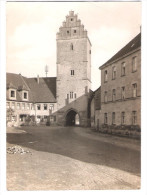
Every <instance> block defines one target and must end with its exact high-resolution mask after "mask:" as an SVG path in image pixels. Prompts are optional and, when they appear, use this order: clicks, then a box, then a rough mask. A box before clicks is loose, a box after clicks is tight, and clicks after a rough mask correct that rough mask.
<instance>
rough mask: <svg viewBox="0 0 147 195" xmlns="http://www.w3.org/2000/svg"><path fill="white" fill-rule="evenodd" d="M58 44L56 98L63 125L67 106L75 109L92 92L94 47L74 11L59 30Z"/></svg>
mask: <svg viewBox="0 0 147 195" xmlns="http://www.w3.org/2000/svg"><path fill="white" fill-rule="evenodd" d="M56 40H57V82H56V85H57V94H56V95H57V110H58V113H60V114H58V121H59V117H61V118H63V117H62V116H61V115H63V114H64V111H65V110H66V108H67V106H68V108H69V107H70V106H69V105H72V107H73V104H72V102H75V101H78V99H80V98H81V97H82V96H84V95H85V94H87V93H88V92H89V89H90V88H91V43H90V40H89V38H88V36H87V31H86V30H85V29H84V25H83V24H81V21H80V20H79V19H78V17H77V15H75V14H74V11H70V12H69V15H68V16H66V21H64V22H63V24H62V26H61V27H60V28H59V32H58V33H57V37H56ZM74 105H75V104H74ZM83 106H85V105H83ZM77 109H78V108H77ZM77 109H76V110H77ZM59 115H60V116H59Z"/></svg>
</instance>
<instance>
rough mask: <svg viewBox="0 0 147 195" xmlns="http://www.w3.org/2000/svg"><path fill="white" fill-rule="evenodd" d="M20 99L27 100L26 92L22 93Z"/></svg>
mask: <svg viewBox="0 0 147 195" xmlns="http://www.w3.org/2000/svg"><path fill="white" fill-rule="evenodd" d="M22 98H23V100H28V92H27V91H23V92H22Z"/></svg>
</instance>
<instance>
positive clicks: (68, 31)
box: [57, 11, 88, 39]
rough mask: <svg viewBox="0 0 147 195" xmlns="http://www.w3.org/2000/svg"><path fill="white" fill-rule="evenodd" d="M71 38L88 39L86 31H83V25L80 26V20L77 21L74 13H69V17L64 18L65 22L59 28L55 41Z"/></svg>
mask: <svg viewBox="0 0 147 195" xmlns="http://www.w3.org/2000/svg"><path fill="white" fill-rule="evenodd" d="M72 38H88V36H87V30H85V29H84V25H83V24H81V20H80V19H78V15H77V14H74V11H69V15H67V16H66V20H65V21H64V22H63V23H62V26H61V27H60V28H59V32H58V33H57V39H72Z"/></svg>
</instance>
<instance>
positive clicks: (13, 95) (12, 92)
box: [9, 89, 16, 100]
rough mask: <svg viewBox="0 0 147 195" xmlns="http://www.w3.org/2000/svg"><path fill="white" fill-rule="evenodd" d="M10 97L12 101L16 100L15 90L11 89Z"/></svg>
mask: <svg viewBox="0 0 147 195" xmlns="http://www.w3.org/2000/svg"><path fill="white" fill-rule="evenodd" d="M9 97H10V99H12V100H16V90H15V89H10V92H9Z"/></svg>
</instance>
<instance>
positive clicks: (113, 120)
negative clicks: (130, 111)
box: [112, 112, 115, 125]
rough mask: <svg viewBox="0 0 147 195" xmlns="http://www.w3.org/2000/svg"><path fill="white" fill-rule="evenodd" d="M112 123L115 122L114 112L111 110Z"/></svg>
mask: <svg viewBox="0 0 147 195" xmlns="http://www.w3.org/2000/svg"><path fill="white" fill-rule="evenodd" d="M112 124H113V125H114V124H115V112H112Z"/></svg>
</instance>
